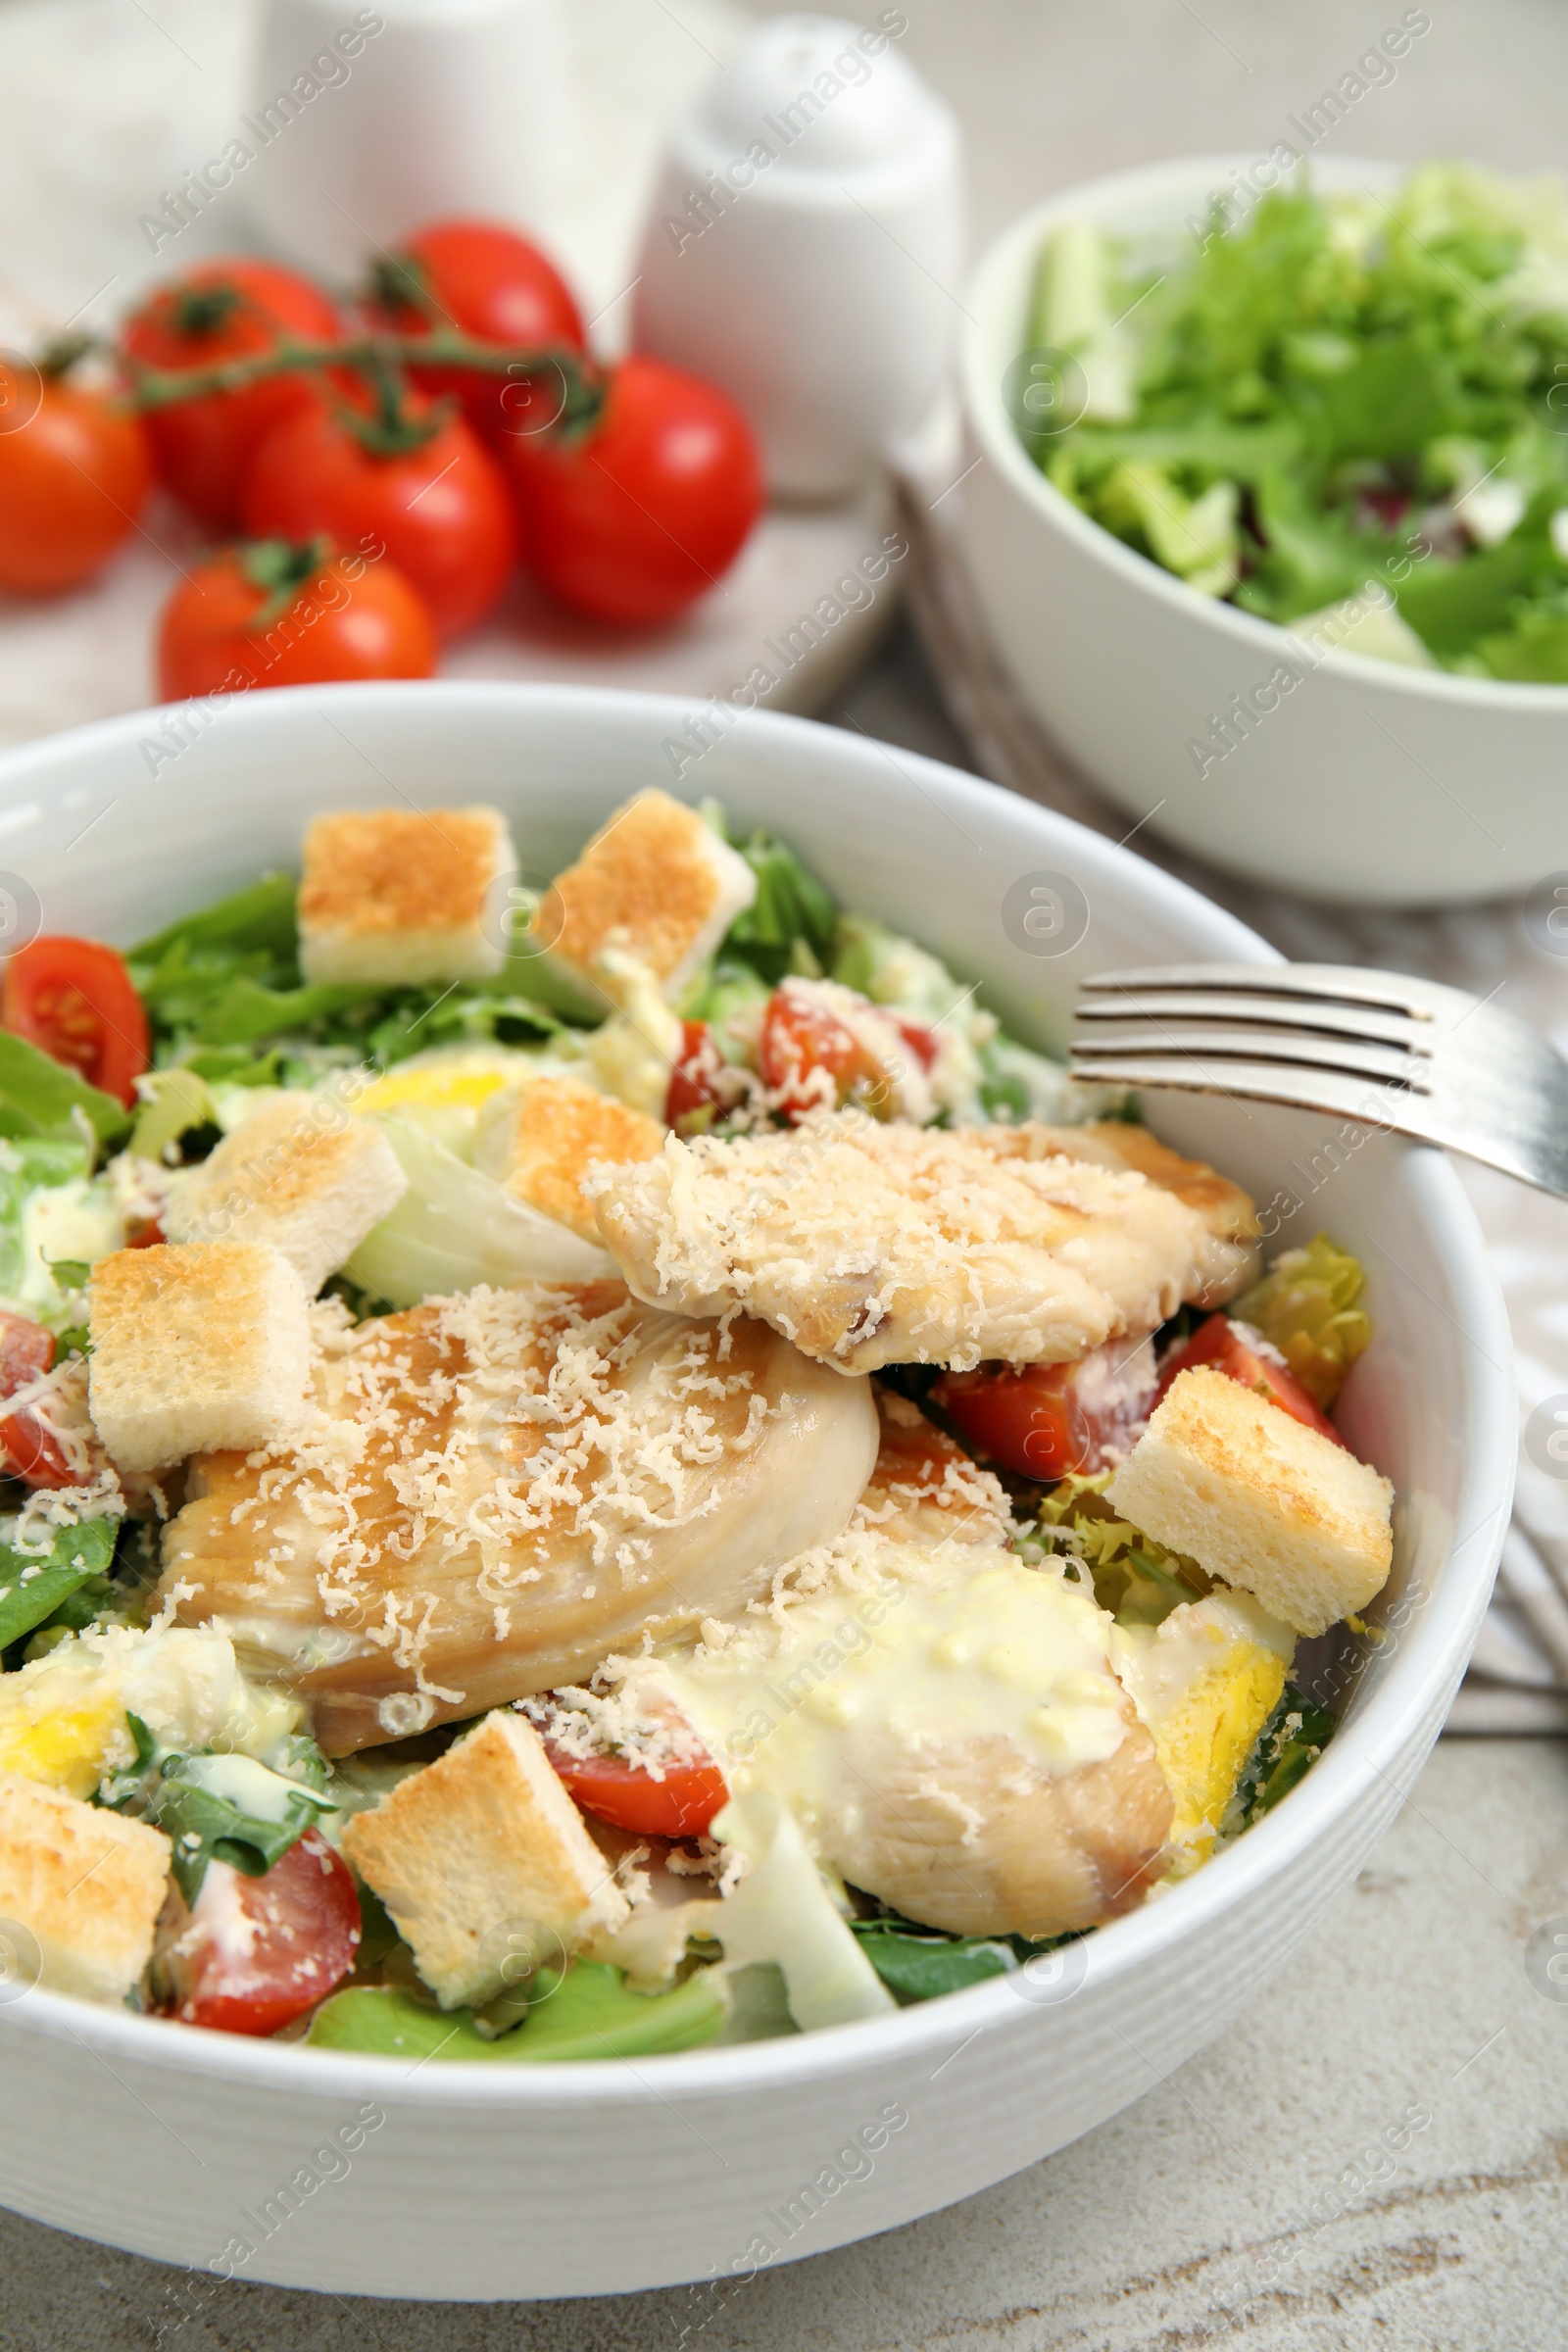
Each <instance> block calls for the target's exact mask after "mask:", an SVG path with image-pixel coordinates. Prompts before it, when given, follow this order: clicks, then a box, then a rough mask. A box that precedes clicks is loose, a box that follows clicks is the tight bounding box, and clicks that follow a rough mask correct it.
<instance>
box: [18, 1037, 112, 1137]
mask: <svg viewBox="0 0 1568 2352" xmlns="http://www.w3.org/2000/svg"><path fill="white" fill-rule="evenodd" d="M83 1120H85V1121H86V1124H87V1126H88V1128H89V1129H90V1130H91V1132H92V1133H93V1134H94V1135H95V1136H96V1137H97V1138H98V1141H99V1142H100V1143H101V1144H109V1143H115V1142H118V1140H119V1138H120V1137H121V1136H123V1134H124V1133H125V1130H126V1129H127V1128H128V1127H129V1125H130V1113H129V1112H128V1111H127V1110H126V1109H125V1107H124V1105H123V1103H117V1102H116V1100H115V1098H114V1096H113V1095H105V1094H101V1093H100V1092H99V1090H98V1088H97V1087H95V1086H89V1085H88V1084H87V1083H86V1080H85V1079H82V1078H78V1077H77V1075H76V1073H75V1071H74V1070H71V1069H68V1068H67V1067H66V1065H65V1063H64V1062H60V1061H54V1060H52V1059H51V1058H50V1056H49V1055H48V1054H44V1053H41V1052H40V1051H39V1049H38V1048H37V1047H36V1046H34V1045H29V1044H28V1042H27V1040H26V1039H25V1037H14V1036H13V1035H12V1033H11V1031H10V1030H9V1029H0V1135H6V1136H45V1137H54V1138H57V1139H59V1140H60V1141H62V1142H65V1141H69V1140H71V1139H72V1138H73V1137H79V1136H80V1134H81V1131H82V1121H83Z"/></svg>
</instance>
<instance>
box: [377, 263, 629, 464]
mask: <svg viewBox="0 0 1568 2352" xmlns="http://www.w3.org/2000/svg"><path fill="white" fill-rule="evenodd" d="M373 294H374V299H373V300H372V302H371V305H370V308H371V312H372V315H373V316H374V317H375V318H377V319H380V320H381V321H382V322H383V323H384V324H386V325H387V326H391V327H395V328H396V329H397V331H398V332H399V333H400V334H405V335H419V334H426V333H428V332H429V330H430V328H431V326H432V325H434V326H442V325H451V326H457V327H461V328H462V330H463V332H464V333H465V334H467V335H472V336H474V337H475V338H476V339H477V340H478V341H480V342H482V343H506V344H527V345H529V346H531V347H532V348H533V349H534V350H551V349H555V350H561V349H565V350H567V351H581V350H582V348H583V345H584V341H585V337H584V334H583V326H582V319H581V318H580V317H579V315H578V311H577V305H576V303H575V302H574V301H573V300H572V297H571V289H570V287H569V286H568V285H567V284H566V281H565V279H564V277H563V276H562V274H561V272H560V270H557V268H556V266H555V264H554V263H553V262H552V261H550V260H549V259H548V257H547V256H546V255H544V254H542V253H541V252H540V250H539V248H538V246H537V245H530V244H529V243H528V241H527V239H526V238H525V237H519V236H518V235H517V234H516V232H515V230H514V229H510V228H503V227H502V226H501V225H500V224H499V222H497V221H431V222H430V224H429V225H428V226H427V227H425V228H420V229H417V230H416V231H415V233H414V235H413V236H412V237H409V238H407V239H406V240H405V242H404V244H403V247H402V249H401V251H400V252H398V253H396V254H393V255H392V256H391V257H390V259H389V261H386V262H382V263H380V264H379V265H378V266H377V268H376V270H375V275H374V280H373ZM409 372H410V373H411V375H412V376H413V378H414V380H415V382H416V383H417V385H418V386H419V387H420V389H421V390H422V391H425V392H429V393H432V394H440V393H443V392H454V393H456V394H457V397H458V398H459V400H461V401H462V403H463V407H464V412H465V414H466V417H467V419H468V422H469V423H470V424H471V425H472V426H473V428H474V430H475V431H476V432H478V433H480V434H481V435H482V436H483V437H484V438H485V439H486V440H490V441H497V440H499V439H500V437H501V435H502V434H503V433H504V432H507V431H509V430H511V429H512V428H513V427H514V426H515V425H516V424H517V423H518V421H519V417H520V415H521V414H522V413H524V412H530V411H532V410H533V409H534V408H536V407H539V406H541V405H542V401H543V399H544V396H545V395H547V394H548V381H547V382H546V383H545V385H543V386H542V387H541V397H540V399H539V400H535V401H530V400H529V399H528V398H527V396H526V390H525V388H523V387H521V386H519V385H518V383H517V381H516V380H515V378H514V379H511V380H509V379H508V378H507V377H506V376H504V375H488V374H486V373H485V372H484V371H483V370H482V369H480V368H446V367H439V368H438V367H416V368H411V369H410V371H409ZM544 413H545V414H549V413H550V411H549V409H548V407H547V408H545V410H544Z"/></svg>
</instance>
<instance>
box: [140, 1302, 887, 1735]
mask: <svg viewBox="0 0 1568 2352" xmlns="http://www.w3.org/2000/svg"><path fill="white" fill-rule="evenodd" d="M317 1331H318V1348H317V1354H316V1361H315V1369H314V1379H315V1397H316V1404H317V1413H316V1417H315V1420H314V1422H313V1423H312V1424H311V1425H310V1426H309V1427H308V1429H307V1430H306V1431H305V1433H304V1434H303V1435H302V1437H301V1438H300V1439H299V1440H298V1441H297V1442H296V1443H294V1444H293V1445H290V1446H285V1445H277V1446H271V1447H269V1448H267V1449H265V1450H264V1451H262V1452H259V1453H253V1454H239V1453H217V1454H209V1455H206V1456H204V1457H199V1458H198V1459H197V1460H196V1461H194V1462H193V1463H192V1464H191V1467H190V1473H189V1481H188V1485H187V1495H188V1496H189V1499H188V1500H187V1502H186V1504H185V1507H184V1508H183V1509H182V1510H181V1511H180V1513H179V1514H178V1516H177V1518H175V1519H174V1521H173V1522H172V1525H171V1526H170V1527H169V1529H168V1530H167V1532H166V1535H165V1550H164V1558H165V1571H164V1577H163V1582H162V1584H161V1586H160V1594H161V1596H162V1597H163V1598H164V1599H165V1600H166V1601H169V1602H171V1603H172V1607H173V1613H174V1615H175V1617H176V1619H177V1620H178V1621H179V1622H180V1623H182V1624H185V1625H206V1624H213V1625H217V1626H220V1627H221V1628H222V1629H223V1630H224V1631H225V1632H227V1633H228V1634H229V1635H230V1637H231V1639H232V1640H233V1641H234V1642H235V1644H236V1646H237V1647H238V1648H239V1649H240V1650H241V1651H242V1652H245V1653H257V1654H259V1656H260V1658H261V1659H262V1661H263V1662H264V1663H265V1664H267V1665H269V1666H270V1671H272V1672H273V1673H274V1674H278V1675H280V1676H281V1678H282V1679H283V1680H284V1681H285V1682H286V1683H288V1684H289V1685H290V1687H292V1688H293V1689H294V1690H296V1691H299V1692H300V1693H301V1694H302V1695H303V1696H304V1697H306V1698H307V1699H308V1700H309V1701H310V1702H311V1705H312V1709H313V1714H314V1721H315V1726H316V1733H317V1737H318V1739H319V1741H320V1743H321V1745H322V1747H323V1748H325V1750H326V1751H327V1753H328V1754H332V1755H340V1754H343V1753H345V1752H347V1751H348V1750H350V1749H353V1748H358V1747H363V1746H367V1745H370V1744H373V1743H375V1742H377V1741H381V1740H395V1739H400V1738H403V1737H405V1736H407V1735H408V1734H410V1733H413V1732H416V1731H419V1730H422V1729H424V1728H425V1727H426V1726H427V1725H430V1724H433V1723H440V1722H448V1721H456V1720H459V1719H461V1718H463V1717H466V1716H470V1715H476V1714H478V1713H479V1712H480V1711H481V1710H482V1709H484V1708H486V1707H493V1706H496V1705H498V1704H501V1703H503V1702H505V1701H507V1700H509V1699H513V1698H520V1697H524V1696H527V1695H529V1694H531V1693H533V1692H536V1691H544V1690H548V1689H550V1688H551V1687H552V1686H553V1685H556V1684H562V1683H570V1682H574V1681H577V1680H579V1679H581V1678H584V1677H586V1676H587V1675H589V1674H591V1673H592V1671H593V1669H594V1668H595V1667H596V1666H597V1665H598V1664H599V1662H600V1660H601V1659H602V1658H604V1657H605V1656H606V1655H607V1653H609V1652H611V1651H613V1650H615V1649H618V1648H622V1647H627V1648H633V1649H635V1648H637V1647H639V1646H640V1645H641V1642H642V1638H643V1636H644V1634H645V1633H646V1634H649V1635H651V1636H652V1637H653V1639H655V1640H656V1641H661V1642H662V1641H668V1640H672V1639H680V1638H691V1637H693V1636H695V1634H696V1633H697V1631H698V1629H699V1627H700V1626H701V1624H702V1623H703V1621H704V1620H705V1619H708V1618H714V1617H726V1616H731V1615H734V1614H736V1613H737V1612H739V1611H741V1610H742V1609H744V1608H745V1607H746V1605H747V1603H748V1602H749V1601H751V1600H752V1599H754V1598H755V1597H757V1596H758V1595H760V1594H761V1593H765V1592H766V1591H767V1590H768V1588H769V1585H770V1583H771V1581H772V1578H773V1576H774V1573H775V1572H776V1570H777V1569H778V1568H779V1566H780V1565H781V1564H782V1563H783V1562H785V1561H787V1560H790V1559H792V1558H794V1557H795V1556H796V1555H797V1554H799V1553H801V1552H804V1551H809V1550H810V1549H811V1548H812V1547H813V1546H815V1545H819V1544H825V1543H827V1542H828V1541H830V1540H831V1539H832V1538H833V1537H835V1536H836V1535H837V1534H838V1533H839V1532H840V1530H841V1529H843V1528H844V1526H845V1525H846V1523H847V1522H848V1520H849V1518H850V1516H851V1514H852V1512H853V1511H854V1509H855V1506H856V1504H857V1501H858V1498H859V1496H860V1494H861V1491H862V1489H863V1488H864V1486H865V1483H866V1479H867V1476H868V1474H869V1472H870V1470H871V1467H872V1464H873V1462H874V1460H875V1456H876V1450H877V1415H876V1408H875V1406H874V1404H873V1402H872V1399H871V1395H870V1389H869V1384H868V1383H867V1382H865V1381H863V1380H861V1381H856V1382H853V1383H849V1382H845V1381H843V1380H842V1379H840V1378H839V1377H838V1376H837V1374H836V1373H835V1372H832V1371H829V1370H827V1369H826V1368H825V1367H823V1366H822V1365H819V1364H815V1363H812V1362H810V1361H809V1360H808V1359H807V1358H806V1357H805V1356H803V1355H801V1354H800V1353H799V1352H798V1351H797V1350H796V1349H795V1348H792V1347H791V1346H790V1345H789V1344H788V1343H787V1342H786V1341H783V1340H781V1339H779V1338H778V1337H776V1336H775V1334H774V1333H773V1332H771V1331H769V1330H768V1329H766V1327H765V1326H763V1325H762V1324H760V1323H756V1322H751V1321H748V1320H745V1319H744V1318H741V1317H739V1316H736V1317H732V1318H731V1319H729V1320H727V1321H725V1322H722V1323H715V1322H693V1321H691V1320H689V1319H687V1318H685V1317H682V1316H678V1315H672V1314H667V1313H662V1312H659V1311H651V1310H650V1309H649V1308H648V1307H646V1306H644V1305H640V1304H638V1303H637V1302H636V1301H635V1300H633V1299H629V1298H628V1296H627V1294H626V1291H625V1289H624V1287H623V1286H622V1285H621V1284H620V1283H618V1282H614V1283H603V1284H592V1285H570V1286H548V1287H546V1286H537V1287H530V1288H528V1289H525V1290H517V1291H495V1290H486V1289H480V1290H476V1291H472V1292H469V1293H467V1294H466V1296H463V1297H459V1298H453V1299H437V1300H431V1301H428V1302H427V1303H426V1304H425V1305H423V1306H419V1307H415V1308H412V1309H410V1310H409V1311H407V1312H406V1313H402V1314H396V1315H386V1316H383V1317H381V1318H379V1319H378V1320H373V1321H369V1322H367V1323H364V1324H361V1325H360V1326H358V1327H357V1328H356V1327H350V1326H348V1325H347V1324H346V1323H340V1324H337V1325H335V1326H334V1325H333V1323H332V1322H331V1320H330V1318H329V1317H328V1316H326V1315H325V1314H323V1313H322V1312H320V1311H319V1312H318V1317H317Z"/></svg>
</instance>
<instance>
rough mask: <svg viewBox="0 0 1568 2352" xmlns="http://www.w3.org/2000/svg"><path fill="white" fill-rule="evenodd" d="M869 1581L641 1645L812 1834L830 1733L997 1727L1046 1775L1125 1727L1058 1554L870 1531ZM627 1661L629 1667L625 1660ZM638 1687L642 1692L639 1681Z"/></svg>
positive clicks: (704, 1727)
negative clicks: (917, 1545)
mask: <svg viewBox="0 0 1568 2352" xmlns="http://www.w3.org/2000/svg"><path fill="white" fill-rule="evenodd" d="M871 1553H872V1559H871V1562H870V1564H871V1565H873V1566H874V1568H876V1569H878V1570H880V1578H879V1581H878V1582H876V1583H875V1584H873V1585H869V1586H867V1587H866V1588H864V1589H861V1590H854V1589H849V1588H847V1587H846V1586H844V1585H842V1584H840V1585H836V1586H834V1587H832V1588H830V1589H828V1590H826V1591H823V1592H820V1593H813V1594H811V1595H809V1596H808V1597H805V1598H802V1599H796V1600H792V1601H790V1602H788V1603H787V1604H786V1605H785V1606H784V1608H783V1609H782V1610H781V1612H780V1615H781V1617H782V1624H780V1623H778V1622H776V1621H775V1619H774V1618H773V1617H771V1616H767V1615H763V1616H760V1617H757V1618H752V1619H749V1620H748V1621H747V1622H746V1623H745V1624H743V1625H742V1626H741V1627H740V1628H739V1629H737V1630H735V1631H734V1632H732V1633H731V1634H730V1635H729V1638H728V1639H727V1640H724V1641H723V1642H721V1643H718V1644H715V1645H711V1646H710V1645H708V1644H705V1645H703V1646H701V1647H699V1648H697V1649H695V1650H692V1651H688V1652H685V1653H683V1654H681V1655H680V1656H678V1657H665V1658H662V1659H658V1660H651V1661H650V1662H649V1667H648V1668H647V1670H646V1673H647V1677H648V1683H649V1685H650V1686H653V1687H654V1688H656V1689H658V1690H660V1691H663V1692H664V1693H665V1694H667V1697H668V1698H669V1699H671V1700H673V1702H674V1704H675V1705H676V1706H678V1707H679V1708H680V1709H681V1711H682V1712H683V1713H684V1714H685V1715H686V1717H687V1719H688V1720H689V1721H690V1722H691V1723H692V1724H693V1726H694V1727H695V1728H696V1729H697V1730H698V1731H699V1732H700V1733H701V1734H702V1736H703V1738H704V1740H705V1741H706V1742H707V1744H708V1746H709V1749H710V1751H711V1753H712V1754H713V1756H714V1757H715V1758H716V1759H717V1760H718V1761H719V1763H720V1764H721V1766H722V1767H723V1770H724V1772H725V1775H726V1778H727V1779H728V1780H729V1783H730V1786H731V1787H732V1788H734V1789H749V1788H764V1789H773V1790H775V1791H777V1792H778V1793H779V1794H781V1795H783V1796H785V1797H787V1799H788V1801H789V1802H790V1804H791V1806H792V1807H793V1808H794V1809H795V1811H796V1812H797V1813H798V1815H799V1816H800V1818H801V1820H802V1822H803V1824H804V1826H805V1827H806V1829H807V1832H808V1835H810V1833H811V1829H812V1825H813V1822H814V1821H815V1820H816V1819H817V1818H819V1817H820V1816H821V1814H822V1813H823V1812H824V1811H825V1810H826V1809H827V1807H828V1805H829V1803H830V1801H831V1800H832V1799H833V1798H834V1796H835V1795H836V1794H837V1793H840V1790H839V1763H838V1757H839V1747H840V1740H839V1735H840V1734H841V1733H843V1732H844V1731H845V1730H846V1729H847V1728H848V1727H849V1726H850V1725H851V1724H853V1725H855V1727H856V1728H857V1731H861V1730H864V1731H869V1732H874V1733H876V1734H879V1735H881V1736H882V1738H883V1739H885V1740H888V1741H889V1742H890V1743H891V1744H892V1745H893V1746H894V1747H895V1748H897V1749H901V1750H903V1751H905V1752H907V1753H908V1754H911V1755H916V1756H918V1755H925V1754H929V1755H930V1756H931V1757H932V1761H933V1764H935V1763H936V1761H937V1756H938V1751H939V1749H940V1747H941V1746H942V1745H943V1744H945V1743H949V1742H953V1743H958V1742H962V1741H964V1740H971V1739H975V1738H981V1737H984V1738H995V1737H996V1736H997V1735H998V1734H1002V1735H1003V1736H1005V1738H1006V1739H1007V1740H1010V1741H1011V1742H1012V1744H1013V1745H1014V1746H1015V1747H1016V1749H1017V1750H1018V1753H1019V1756H1020V1758H1021V1759H1022V1760H1024V1761H1026V1762H1027V1763H1029V1764H1031V1765H1033V1766H1035V1767H1036V1768H1037V1769H1038V1770H1040V1771H1042V1772H1045V1773H1049V1774H1052V1775H1059V1774H1065V1773H1070V1772H1074V1771H1076V1770H1077V1769H1078V1768H1079V1767H1080V1766H1081V1765H1085V1764H1092V1763H1100V1762H1103V1760H1104V1759H1105V1758H1106V1757H1107V1756H1111V1755H1113V1754H1114V1753H1115V1751H1116V1749H1117V1748H1118V1747H1119V1746H1120V1745H1121V1742H1122V1740H1123V1737H1124V1736H1125V1731H1126V1721H1125V1715H1124V1711H1123V1701H1122V1694H1121V1691H1120V1689H1119V1686H1118V1685H1117V1682H1116V1680H1115V1676H1114V1673H1113V1671H1112V1668H1111V1662H1110V1638H1111V1634H1112V1631H1113V1628H1112V1621H1111V1619H1110V1618H1109V1617H1108V1616H1107V1615H1106V1613H1105V1611H1104V1610H1103V1609H1102V1608H1100V1607H1099V1605H1098V1604H1097V1603H1096V1601H1095V1600H1094V1599H1093V1597H1092V1596H1091V1594H1090V1593H1087V1592H1085V1591H1082V1590H1080V1589H1079V1588H1078V1587H1077V1586H1076V1585H1074V1584H1073V1583H1071V1582H1070V1581H1069V1580H1068V1578H1067V1577H1066V1575H1065V1574H1064V1573H1063V1570H1062V1569H1061V1568H1060V1567H1057V1566H1056V1565H1054V1563H1047V1564H1046V1566H1045V1567H1043V1568H1040V1569H1031V1568H1026V1567H1025V1566H1024V1565H1023V1564H1022V1562H1021V1561H1018V1560H1016V1559H1014V1558H1012V1557H1011V1556H1010V1555H1005V1556H1003V1557H1001V1558H999V1557H998V1555H997V1554H996V1553H995V1552H988V1553H987V1554H986V1556H985V1562H984V1564H983V1565H977V1563H976V1558H975V1552H974V1550H973V1548H971V1547H969V1546H966V1545H963V1544H953V1543H951V1542H949V1543H943V1544H937V1545H935V1546H933V1547H932V1548H931V1549H930V1550H929V1551H926V1552H922V1553H918V1554H915V1553H911V1552H910V1551H909V1550H908V1549H907V1548H906V1549H903V1550H900V1549H899V1548H898V1547H895V1546H893V1545H873V1546H871ZM633 1671H634V1674H636V1673H638V1671H639V1670H637V1669H634V1670H633ZM649 1695H650V1696H652V1695H653V1690H652V1689H651V1690H650V1692H649Z"/></svg>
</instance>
